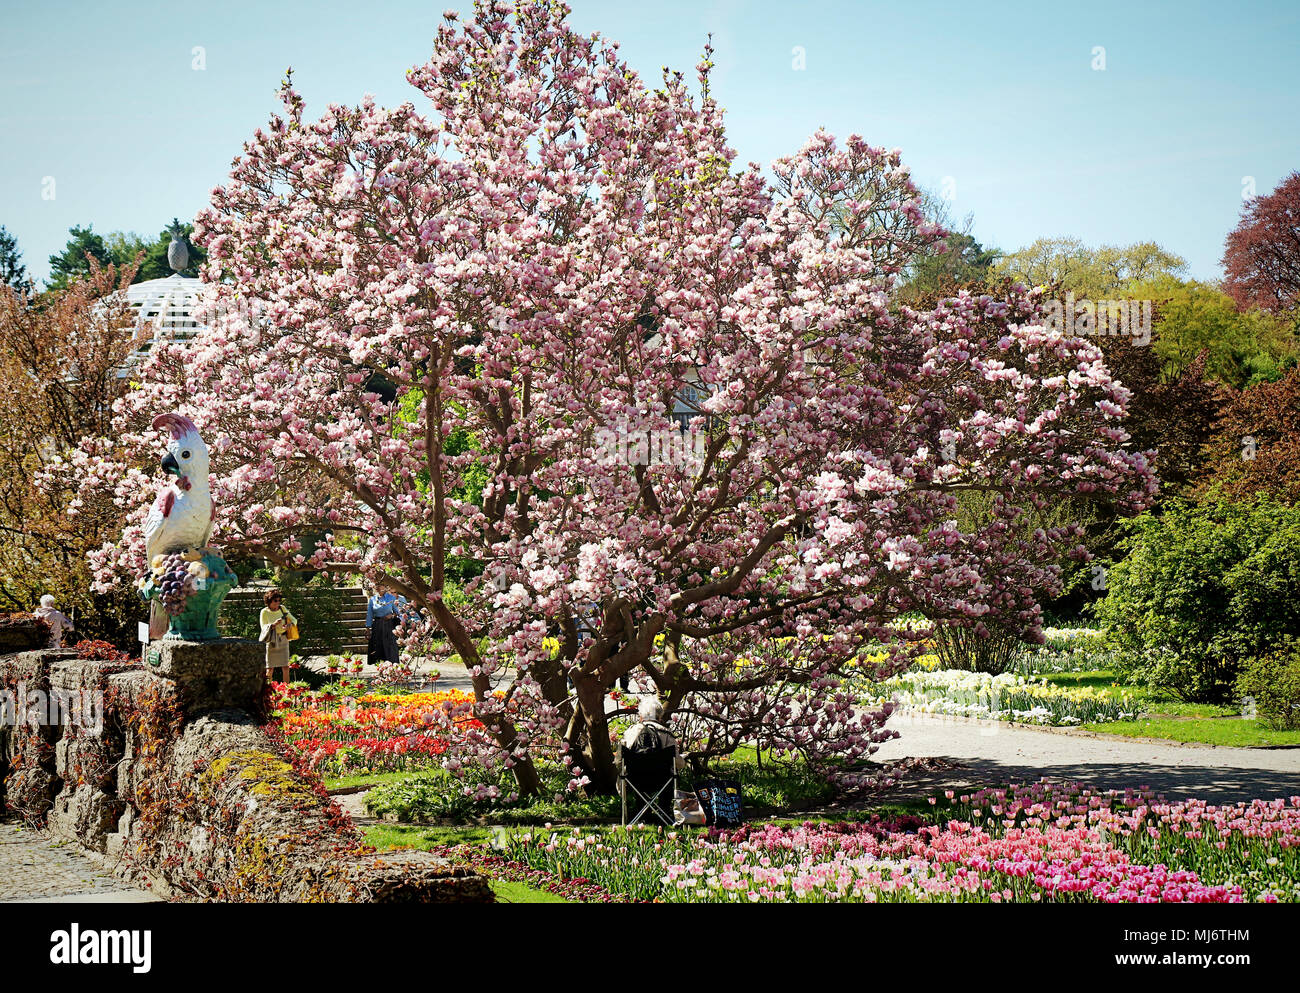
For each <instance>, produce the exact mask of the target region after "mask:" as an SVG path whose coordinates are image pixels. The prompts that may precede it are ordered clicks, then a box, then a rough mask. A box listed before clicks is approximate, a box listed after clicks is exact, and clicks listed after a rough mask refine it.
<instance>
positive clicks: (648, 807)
mask: <svg viewBox="0 0 1300 993" xmlns="http://www.w3.org/2000/svg"><path fill="white" fill-rule="evenodd" d="M637 716H638V718H639V720H638V721H637V723H635V724H633V725H632V726H631V727H630V728H628V729H627V731H626V732H624V734H623V740H622V741H621V742H620V744H619V750H618V751H619V762H618V764H619V773H618V791H619V794H620V795H621V796H622V798H623V823H624V825H627V824H640V823H642V822H643V821H644V822H647V823H650V822H654V821H657V822H659V823H660V824H664V825H666V826H671V825H672V824H673V822H674V820H675V819H676V814H675V811H674V804H675V800H676V796H677V773H678V771H679V770H681V769H683V768H685V766H686V762H685V760H683V759H682V757H681V756H680V755H679V754H678V753H677V739H676V738H675V737H673V733H672V732H671V731H669V730H668V728H667V727H666V726H665V725H664V723H663V717H664V706H663V704H662V703H660V702H659V700H658V698H657V697H653V696H644V697H642V698H641V703H640V705H639V706H638V707H637ZM629 810H631V816H630V817H629Z"/></svg>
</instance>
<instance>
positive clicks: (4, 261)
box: [0, 225, 32, 293]
mask: <svg viewBox="0 0 1300 993" xmlns="http://www.w3.org/2000/svg"><path fill="white" fill-rule="evenodd" d="M31 285H32V283H31V280H30V279H28V278H27V267H26V266H25V265H23V264H22V254H21V253H20V252H19V251H18V239H17V238H15V237H14V236H13V235H12V234H10V233H9V232H8V231H6V230H5V228H4V226H3V225H0V286H7V287H9V288H10V289H11V290H16V291H18V292H20V293H23V292H28V291H30V289H31Z"/></svg>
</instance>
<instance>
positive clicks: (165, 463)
mask: <svg viewBox="0 0 1300 993" xmlns="http://www.w3.org/2000/svg"><path fill="white" fill-rule="evenodd" d="M162 470H163V472H170V473H171V474H172V475H173V476H179V475H180V474H181V466H180V463H179V462H177V461H176V454H175V453H174V452H168V453H167V454H166V455H164V456H163V460H162Z"/></svg>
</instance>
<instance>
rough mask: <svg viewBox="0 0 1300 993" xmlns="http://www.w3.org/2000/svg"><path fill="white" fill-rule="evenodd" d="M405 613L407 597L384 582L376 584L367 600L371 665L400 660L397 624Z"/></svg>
mask: <svg viewBox="0 0 1300 993" xmlns="http://www.w3.org/2000/svg"><path fill="white" fill-rule="evenodd" d="M405 613H406V597H401V596H398V595H397V594H395V593H394V592H393V591H392V590H390V589H388V588H387V587H385V586H384V585H383V584H376V585H375V590H374V593H373V594H371V597H370V599H369V600H367V601H366V630H367V631H369V632H370V645H369V648H368V650H367V652H366V661H367V662H369V663H370V664H371V665H379V663H380V662H394V663H395V662H398V661H400V659H399V654H400V650H399V648H398V645H397V625H398V624H400V623H401V621H402V617H403V615H404V614H405Z"/></svg>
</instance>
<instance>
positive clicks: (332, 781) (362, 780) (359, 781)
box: [325, 771, 411, 790]
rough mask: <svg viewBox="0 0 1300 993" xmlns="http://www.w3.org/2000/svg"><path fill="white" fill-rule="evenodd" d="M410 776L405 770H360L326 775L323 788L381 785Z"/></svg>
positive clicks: (341, 788)
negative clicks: (350, 774) (344, 774)
mask: <svg viewBox="0 0 1300 993" xmlns="http://www.w3.org/2000/svg"><path fill="white" fill-rule="evenodd" d="M409 778H411V773H410V772H409V771H407V772H361V773H357V774H356V775H354V776H327V777H325V788H326V789H327V790H344V789H348V788H350V787H353V786H382V785H383V784H384V783H400V782H401V781H402V780H403V779H409Z"/></svg>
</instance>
